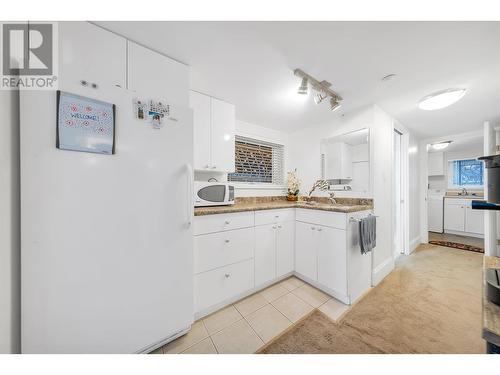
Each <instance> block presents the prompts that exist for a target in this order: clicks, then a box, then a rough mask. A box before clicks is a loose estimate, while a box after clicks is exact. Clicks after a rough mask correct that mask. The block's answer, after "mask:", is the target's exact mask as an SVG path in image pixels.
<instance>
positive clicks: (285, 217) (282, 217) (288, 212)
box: [255, 208, 295, 225]
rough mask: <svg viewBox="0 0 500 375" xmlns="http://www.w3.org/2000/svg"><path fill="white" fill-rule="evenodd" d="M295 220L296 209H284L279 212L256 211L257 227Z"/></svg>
mask: <svg viewBox="0 0 500 375" xmlns="http://www.w3.org/2000/svg"><path fill="white" fill-rule="evenodd" d="M294 220H295V209H294V208H284V209H279V210H264V211H255V225H266V224H274V223H280V222H281V223H282V222H285V221H294Z"/></svg>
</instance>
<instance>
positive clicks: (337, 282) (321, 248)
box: [317, 227, 347, 295]
mask: <svg viewBox="0 0 500 375" xmlns="http://www.w3.org/2000/svg"><path fill="white" fill-rule="evenodd" d="M317 232H318V283H320V284H322V285H325V286H326V287H328V288H330V289H332V290H334V291H337V292H339V293H342V294H344V295H345V294H347V244H346V232H345V231H344V230H340V229H335V228H328V227H318V229H317Z"/></svg>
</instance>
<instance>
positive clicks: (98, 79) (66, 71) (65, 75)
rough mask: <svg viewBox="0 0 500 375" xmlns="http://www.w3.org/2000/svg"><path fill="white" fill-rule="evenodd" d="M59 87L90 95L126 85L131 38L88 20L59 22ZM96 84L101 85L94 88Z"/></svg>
mask: <svg viewBox="0 0 500 375" xmlns="http://www.w3.org/2000/svg"><path fill="white" fill-rule="evenodd" d="M58 28H59V88H60V89H61V90H66V91H70V92H73V93H77V92H75V90H78V91H79V90H81V89H82V88H84V87H85V86H82V82H81V81H85V82H87V86H86V88H87V89H88V93H89V94H90V95H94V94H95V93H99V92H100V91H102V89H106V88H107V87H110V86H120V87H122V88H125V86H126V76H127V72H126V66H127V41H126V39H125V38H122V37H120V36H118V35H116V34H113V33H111V32H109V31H106V30H104V29H101V28H100V27H98V26H95V25H92V24H90V23H88V22H59V26H58ZM92 84H95V85H97V88H95V89H94V88H92Z"/></svg>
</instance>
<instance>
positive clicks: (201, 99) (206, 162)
mask: <svg viewBox="0 0 500 375" xmlns="http://www.w3.org/2000/svg"><path fill="white" fill-rule="evenodd" d="M189 105H190V107H191V108H192V109H193V125H194V130H193V132H194V169H197V170H209V169H210V159H211V150H210V148H211V144H212V142H211V141H210V137H211V129H210V128H211V118H210V117H211V98H210V96H207V95H203V94H200V93H199V92H196V91H190V92H189Z"/></svg>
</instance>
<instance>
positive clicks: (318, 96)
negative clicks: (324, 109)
mask: <svg viewBox="0 0 500 375" xmlns="http://www.w3.org/2000/svg"><path fill="white" fill-rule="evenodd" d="M326 98H327V95H326V94H325V93H324V92H317V93H316V95H314V103H316V104H319V103H321V102H322V101H323V100H325V99H326Z"/></svg>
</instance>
